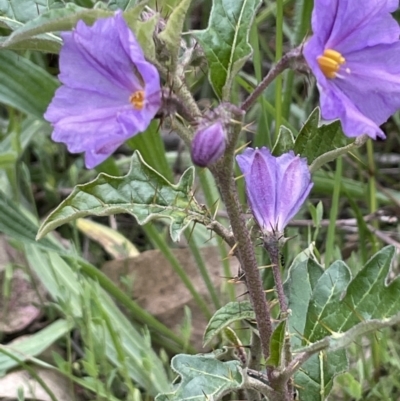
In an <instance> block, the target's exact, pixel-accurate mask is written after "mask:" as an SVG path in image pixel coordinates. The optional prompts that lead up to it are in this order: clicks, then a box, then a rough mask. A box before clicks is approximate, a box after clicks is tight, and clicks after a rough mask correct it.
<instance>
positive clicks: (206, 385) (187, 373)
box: [156, 354, 243, 401]
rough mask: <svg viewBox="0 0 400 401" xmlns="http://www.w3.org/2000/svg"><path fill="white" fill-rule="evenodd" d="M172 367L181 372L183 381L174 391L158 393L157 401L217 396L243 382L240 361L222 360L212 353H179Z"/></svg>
mask: <svg viewBox="0 0 400 401" xmlns="http://www.w3.org/2000/svg"><path fill="white" fill-rule="evenodd" d="M171 367H172V369H173V370H174V371H175V372H176V373H178V374H179V376H181V381H180V383H179V384H178V385H177V386H176V388H175V391H174V392H171V393H166V394H159V395H158V396H157V397H156V401H181V400H182V401H183V400H191V401H209V400H216V399H221V398H222V397H223V396H224V395H225V394H229V393H230V392H232V391H234V390H236V389H239V388H240V387H241V386H242V384H243V376H242V373H241V369H240V364H239V362H238V361H229V362H221V361H218V360H216V359H214V355H213V354H208V355H183V354H180V355H176V356H174V357H173V358H172V361H171Z"/></svg>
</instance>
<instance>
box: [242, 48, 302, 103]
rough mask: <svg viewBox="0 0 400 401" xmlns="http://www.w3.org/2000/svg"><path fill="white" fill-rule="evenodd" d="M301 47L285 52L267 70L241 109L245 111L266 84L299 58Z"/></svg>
mask: <svg viewBox="0 0 400 401" xmlns="http://www.w3.org/2000/svg"><path fill="white" fill-rule="evenodd" d="M301 57H302V55H301V49H300V48H298V47H297V48H295V49H293V50H291V51H290V52H288V53H286V54H285V55H284V56H283V57H282V58H281V59H280V60H279V61H278V62H277V64H275V66H274V67H273V68H272V69H271V70H270V71H269V72H268V74H267V75H266V76H265V78H264V79H263V80H262V81H261V82H260V83H259V84H258V86H257V87H256V88H255V89H254V91H253V92H252V93H251V94H250V95H249V97H248V98H247V99H246V100H245V101H244V102H243V103H242V105H241V109H242V110H243V111H247V110H249V109H250V107H251V106H253V104H254V103H255V102H256V100H257V98H258V97H259V96H261V95H262V93H263V92H264V90H265V89H266V88H267V87H268V85H269V84H270V83H271V82H272V81H273V80H274V79H275V78H276V77H277V76H278V75H279V74H280V73H281V72H283V71H285V70H286V69H287V68H289V67H290V65H291V64H292V62H293V61H295V60H296V59H299V58H301Z"/></svg>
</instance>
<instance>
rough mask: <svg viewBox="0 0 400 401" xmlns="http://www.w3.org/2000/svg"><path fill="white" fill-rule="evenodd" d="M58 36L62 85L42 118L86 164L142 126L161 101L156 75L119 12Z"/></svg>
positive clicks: (107, 153) (97, 160)
mask: <svg viewBox="0 0 400 401" xmlns="http://www.w3.org/2000/svg"><path fill="white" fill-rule="evenodd" d="M62 38H63V41H64V45H63V47H62V49H61V52H60V75H59V79H60V81H61V83H62V86H61V87H60V88H59V89H57V91H56V94H55V96H54V98H53V100H52V102H51V104H50V105H49V107H48V109H47V111H46V113H45V115H44V117H45V119H46V120H47V121H49V122H50V123H51V124H52V125H53V128H54V130H53V134H52V138H53V140H54V141H56V142H64V143H65V144H66V145H67V147H68V150H69V151H70V152H72V153H80V152H85V163H86V166H87V167H88V168H92V167H94V166H96V165H98V164H99V163H101V162H102V161H104V160H105V159H106V158H107V157H108V156H110V155H111V154H112V153H113V152H114V151H115V150H116V149H117V148H118V147H119V146H120V145H121V144H123V143H124V141H125V140H126V139H128V138H130V137H132V136H134V135H136V134H137V133H139V132H142V131H144V130H145V129H146V128H147V127H148V125H149V123H150V121H151V120H152V118H153V117H154V115H155V114H156V113H157V111H158V110H159V108H160V105H161V89H160V77H159V74H158V71H157V70H156V68H155V67H154V66H153V65H152V64H150V63H149V62H147V61H146V60H145V58H144V54H143V51H142V49H141V47H140V45H139V43H138V42H137V40H136V38H135V36H134V35H133V33H132V32H131V30H130V29H129V27H128V26H127V24H126V22H125V20H124V18H123V16H122V13H121V12H117V13H116V14H115V15H114V16H113V17H110V18H105V19H99V20H98V21H96V22H95V23H94V24H93V26H91V27H89V26H86V25H85V23H84V22H83V21H79V22H78V24H77V26H76V28H75V30H73V31H72V32H64V33H62Z"/></svg>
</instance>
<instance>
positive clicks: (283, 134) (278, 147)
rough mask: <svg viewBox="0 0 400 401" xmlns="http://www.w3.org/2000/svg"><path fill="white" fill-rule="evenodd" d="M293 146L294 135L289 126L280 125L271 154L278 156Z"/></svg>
mask: <svg viewBox="0 0 400 401" xmlns="http://www.w3.org/2000/svg"><path fill="white" fill-rule="evenodd" d="M293 147H294V136H293V134H292V131H290V129H289V128H286V127H285V126H284V125H282V126H281V127H280V128H279V134H278V138H277V139H276V142H275V145H274V148H273V149H272V154H273V155H274V156H280V155H281V154H282V153H286V152H289V150H292V149H293Z"/></svg>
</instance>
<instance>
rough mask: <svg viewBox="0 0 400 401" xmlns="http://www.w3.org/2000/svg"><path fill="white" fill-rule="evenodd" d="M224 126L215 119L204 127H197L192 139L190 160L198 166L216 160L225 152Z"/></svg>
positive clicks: (203, 165) (205, 165)
mask: <svg viewBox="0 0 400 401" xmlns="http://www.w3.org/2000/svg"><path fill="white" fill-rule="evenodd" d="M225 147H226V137H225V132H224V127H223V125H222V123H221V122H219V121H217V122H215V123H214V124H212V125H209V126H208V127H206V128H199V129H198V130H197V132H196V133H195V135H194V138H193V141H192V160H193V163H194V164H197V165H198V166H200V167H207V166H208V165H210V164H212V163H214V162H216V161H217V160H218V159H219V158H220V157H222V155H223V154H224V152H225Z"/></svg>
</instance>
